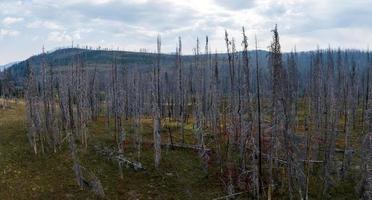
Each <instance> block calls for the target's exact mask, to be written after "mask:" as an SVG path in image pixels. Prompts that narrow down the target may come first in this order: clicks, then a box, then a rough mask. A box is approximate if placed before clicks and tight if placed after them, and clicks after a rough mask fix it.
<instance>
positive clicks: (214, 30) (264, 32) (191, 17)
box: [0, 0, 372, 63]
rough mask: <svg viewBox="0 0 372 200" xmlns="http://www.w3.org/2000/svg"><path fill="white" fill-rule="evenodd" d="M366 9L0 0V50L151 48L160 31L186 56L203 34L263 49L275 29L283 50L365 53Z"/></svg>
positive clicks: (279, 3) (318, 4) (168, 47)
mask: <svg viewBox="0 0 372 200" xmlns="http://www.w3.org/2000/svg"><path fill="white" fill-rule="evenodd" d="M371 7H372V1H371V0H353V1H352V2H351V1H350V0H230V1H229V0H187V1H180V0H156V1H153V0H64V1H55V0H14V1H6V0H0V9H1V13H0V26H1V25H4V26H3V27H2V26H1V28H2V29H1V32H0V33H1V37H5V36H16V35H20V36H19V40H18V38H17V41H16V42H19V44H16V43H14V44H10V43H9V44H8V43H5V44H4V42H6V41H5V40H2V46H0V51H1V52H3V51H5V50H7V49H9V47H10V46H11V47H12V48H14V49H15V52H21V51H23V55H25V54H26V53H25V52H26V51H27V52H28V54H29V55H32V54H34V53H35V52H34V49H35V47H34V46H37V45H39V43H43V44H45V45H46V47H47V48H51V49H52V48H55V47H58V46H60V45H69V44H70V42H71V41H72V40H74V41H75V43H76V44H77V43H79V44H81V45H85V44H88V45H97V46H98V45H100V46H102V47H103V46H105V47H112V46H113V47H115V48H116V47H117V46H119V47H120V48H121V49H123V48H124V49H127V50H138V49H140V48H148V49H149V50H150V51H151V50H154V49H155V48H156V47H155V46H156V36H157V35H158V34H161V35H162V38H163V41H162V43H163V51H164V52H173V51H174V49H175V44H176V42H177V38H178V36H181V37H182V39H183V43H184V53H192V49H193V48H194V47H195V43H196V38H197V37H199V38H201V40H203V39H204V37H205V35H208V36H209V39H210V44H211V48H212V49H217V50H218V51H220V52H222V51H224V50H225V44H224V30H225V29H227V30H228V32H229V35H230V36H231V37H234V38H235V40H236V41H237V42H239V41H240V40H241V37H242V36H241V27H242V26H245V28H246V32H247V34H248V38H249V42H250V44H253V43H254V41H253V39H254V35H255V34H256V35H257V37H258V38H259V40H260V41H259V44H260V46H261V47H262V48H264V49H266V48H267V46H268V45H269V42H270V40H271V32H270V30H271V29H272V28H273V27H274V25H275V24H278V27H279V34H280V38H281V43H282V48H283V49H282V50H283V51H290V50H291V49H292V48H293V47H294V46H295V45H296V46H297V49H298V50H299V51H300V50H311V49H314V48H316V45H318V44H319V45H320V46H322V44H326V45H327V46H328V44H331V45H334V47H338V46H341V47H351V46H352V47H354V48H365V46H366V44H368V43H370V44H372V38H371V37H369V36H368V35H371V33H372V21H371V20H368V19H371V18H372V12H370V8H371ZM10 25H14V27H13V26H12V28H10ZM21 32H22V33H23V32H25V33H27V34H20V33H21ZM102 41H104V42H102ZM12 42H13V41H12ZM21 44H22V45H21ZM336 45H337V46H336ZM39 46H40V45H39ZM250 46H253V45H250ZM26 47H27V48H26ZM16 48H18V49H19V50H17V49H16ZM24 49H26V50H24ZM37 50H39V48H37ZM14 54H16V53H14ZM0 59H2V60H0V63H2V62H8V61H9V62H10V61H12V60H11V58H4V57H0ZM17 60H18V59H17Z"/></svg>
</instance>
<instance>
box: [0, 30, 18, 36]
mask: <svg viewBox="0 0 372 200" xmlns="http://www.w3.org/2000/svg"><path fill="white" fill-rule="evenodd" d="M19 34H20V33H19V32H18V31H15V30H10V29H0V38H3V37H13V36H18V35H19Z"/></svg>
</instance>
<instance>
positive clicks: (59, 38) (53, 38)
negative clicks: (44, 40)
mask: <svg viewBox="0 0 372 200" xmlns="http://www.w3.org/2000/svg"><path fill="white" fill-rule="evenodd" d="M48 41H49V42H57V43H61V42H64V43H69V42H71V41H72V36H71V35H69V34H67V33H66V32H59V31H53V32H50V33H49V35H48Z"/></svg>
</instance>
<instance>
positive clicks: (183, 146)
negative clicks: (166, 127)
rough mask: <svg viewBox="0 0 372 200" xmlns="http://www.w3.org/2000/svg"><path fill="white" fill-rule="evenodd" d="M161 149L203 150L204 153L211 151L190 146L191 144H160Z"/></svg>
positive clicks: (197, 146)
mask: <svg viewBox="0 0 372 200" xmlns="http://www.w3.org/2000/svg"><path fill="white" fill-rule="evenodd" d="M161 146H162V147H173V148H178V149H192V150H197V151H199V150H204V151H206V152H210V151H211V149H209V148H203V147H201V146H199V145H192V144H162V145H161Z"/></svg>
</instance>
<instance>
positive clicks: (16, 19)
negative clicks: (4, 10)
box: [2, 17, 23, 25]
mask: <svg viewBox="0 0 372 200" xmlns="http://www.w3.org/2000/svg"><path fill="white" fill-rule="evenodd" d="M21 21H23V18H22V17H6V18H4V19H3V21H2V22H3V24H4V25H12V24H15V23H17V22H21Z"/></svg>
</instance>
